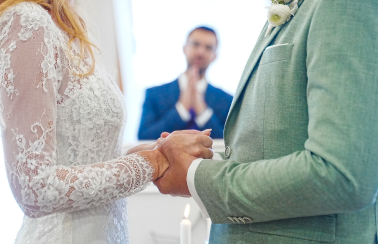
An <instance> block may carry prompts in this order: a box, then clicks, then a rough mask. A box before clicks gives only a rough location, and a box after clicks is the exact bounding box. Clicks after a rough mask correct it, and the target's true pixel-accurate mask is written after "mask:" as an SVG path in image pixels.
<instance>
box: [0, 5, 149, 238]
mask: <svg viewBox="0 0 378 244" xmlns="http://www.w3.org/2000/svg"><path fill="white" fill-rule="evenodd" d="M68 41H69V38H68V36H67V34H66V33H65V32H63V31H61V30H60V29H59V28H58V26H57V25H56V24H55V23H54V21H53V20H52V18H51V17H50V15H49V14H48V12H47V11H46V10H44V9H43V8H42V7H41V6H39V5H37V4H34V3H28V2H24V3H21V4H18V5H16V6H14V7H11V8H10V9H8V10H7V11H6V12H5V13H4V14H3V15H2V16H0V98H1V99H0V111H1V117H0V125H1V131H2V139H3V145H4V156H5V165H6V169H7V176H8V180H9V184H10V187H11V189H12V192H13V195H14V197H15V199H16V200H17V202H18V204H19V205H20V207H21V209H22V210H23V211H24V213H25V214H26V217H25V218H24V222H23V225H22V227H21V230H20V232H19V234H18V237H17V240H16V243H23V244H25V243H57V244H58V243H65V244H66V243H81V244H82V243H128V234H127V215H126V202H125V199H123V198H125V197H126V196H129V195H131V194H133V193H135V192H138V191H140V190H142V189H144V188H145V187H146V186H147V184H148V183H149V182H150V181H151V179H152V175H153V168H152V167H151V165H150V164H149V162H147V161H146V160H145V159H144V158H143V157H141V156H140V155H138V154H131V155H125V153H124V154H122V151H123V150H122V148H121V145H122V140H121V139H122V130H123V126H124V124H125V119H124V118H125V117H124V103H123V98H122V94H121V92H120V91H119V89H118V87H117V85H116V84H115V83H114V82H113V81H112V80H111V78H110V77H109V76H108V75H107V74H106V73H105V72H103V71H102V70H101V68H100V67H98V66H96V69H95V71H94V73H93V74H91V75H90V76H87V77H84V78H81V77H79V76H77V75H75V74H78V73H80V72H85V71H86V70H88V68H89V67H90V65H91V60H90V59H89V58H87V59H85V60H84V61H82V62H79V61H78V60H75V59H70V58H69V56H70V55H71V56H72V55H75V54H79V53H80V45H79V44H78V42H73V44H72V45H73V48H72V50H70V51H68V50H69V49H67V44H68ZM86 56H89V55H86ZM0 194H1V193H0ZM0 201H1V200H0ZM35 217H38V218H35Z"/></svg>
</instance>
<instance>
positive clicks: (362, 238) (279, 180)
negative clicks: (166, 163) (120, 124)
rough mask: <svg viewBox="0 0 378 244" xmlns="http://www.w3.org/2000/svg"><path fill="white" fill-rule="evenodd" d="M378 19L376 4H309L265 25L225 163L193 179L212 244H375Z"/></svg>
mask: <svg viewBox="0 0 378 244" xmlns="http://www.w3.org/2000/svg"><path fill="white" fill-rule="evenodd" d="M377 13H378V1H376V0H364V1H358V0H357V1H345V0H303V1H300V7H299V10H298V12H297V13H296V15H295V16H294V17H293V18H292V19H291V20H290V21H289V22H288V23H286V24H285V25H283V26H281V27H276V28H274V30H273V31H272V32H271V33H270V35H269V36H267V37H264V35H265V32H266V29H267V26H265V28H264V29H263V30H262V33H261V35H260V37H259V40H258V41H257V44H256V46H255V48H254V50H253V51H252V54H251V56H250V59H249V61H248V63H247V65H246V67H245V70H244V73H243V74H242V77H241V79H240V83H239V86H238V88H237V91H236V95H235V98H234V101H233V104H232V106H231V110H230V112H229V115H228V119H227V122H226V125H225V131H224V138H225V145H226V146H227V147H228V150H227V153H226V155H225V154H223V157H224V160H222V161H215V160H203V161H202V162H201V163H200V164H199V166H198V168H197V170H196V174H195V187H196V190H197V193H198V195H199V197H200V198H201V200H202V201H203V203H204V205H205V207H206V209H207V211H208V213H209V215H210V217H211V220H212V222H213V225H212V228H211V237H210V243H211V244H219V243H232V244H238V243H258V244H263V243H274V244H280V243H288V244H289V243H290V244H295V243H308V244H310V243H311V244H314V243H337V244H349V243H350V244H356V243H358V244H360V243H363V244H365V243H366V244H371V243H376V233H377V218H376V216H377V208H376V203H375V201H376V196H377V189H378V14H377ZM246 31H247V30H246ZM278 44H284V45H278ZM226 156H227V157H226ZM235 217H237V218H240V219H238V220H240V221H239V223H237V221H236V220H235ZM249 219H250V220H252V223H248V222H249ZM243 220H244V222H246V223H243Z"/></svg>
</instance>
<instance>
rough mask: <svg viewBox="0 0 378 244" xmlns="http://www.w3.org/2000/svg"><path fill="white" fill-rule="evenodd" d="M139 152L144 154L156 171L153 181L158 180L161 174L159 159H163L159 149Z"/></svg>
mask: <svg viewBox="0 0 378 244" xmlns="http://www.w3.org/2000/svg"><path fill="white" fill-rule="evenodd" d="M138 154H140V155H141V156H143V157H144V158H146V159H147V161H148V162H149V163H150V165H151V167H152V168H153V169H154V173H153V175H152V181H154V180H156V179H157V178H158V176H159V173H160V172H159V161H160V160H161V159H160V158H161V155H162V154H161V153H160V151H159V150H158V149H154V150H149V151H141V152H139V153H138Z"/></svg>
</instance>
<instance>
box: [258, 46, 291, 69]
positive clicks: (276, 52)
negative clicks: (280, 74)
mask: <svg viewBox="0 0 378 244" xmlns="http://www.w3.org/2000/svg"><path fill="white" fill-rule="evenodd" d="M293 47H294V44H283V45H275V46H269V47H267V48H266V49H265V51H264V53H263V55H262V57H261V60H260V65H264V64H268V63H272V62H277V61H283V60H288V59H290V58H291V53H292V51H293Z"/></svg>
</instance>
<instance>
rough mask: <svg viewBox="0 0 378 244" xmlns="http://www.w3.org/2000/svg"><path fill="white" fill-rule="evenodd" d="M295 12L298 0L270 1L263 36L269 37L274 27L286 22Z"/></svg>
mask: <svg viewBox="0 0 378 244" xmlns="http://www.w3.org/2000/svg"><path fill="white" fill-rule="evenodd" d="M297 11H298V0H272V5H270V7H269V11H268V21H269V26H268V30H267V31H266V33H265V36H267V35H269V33H270V32H271V31H272V30H273V28H274V27H276V26H280V25H283V24H285V23H286V22H288V21H289V20H290V19H291V16H294V14H295V13H296V12H297Z"/></svg>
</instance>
